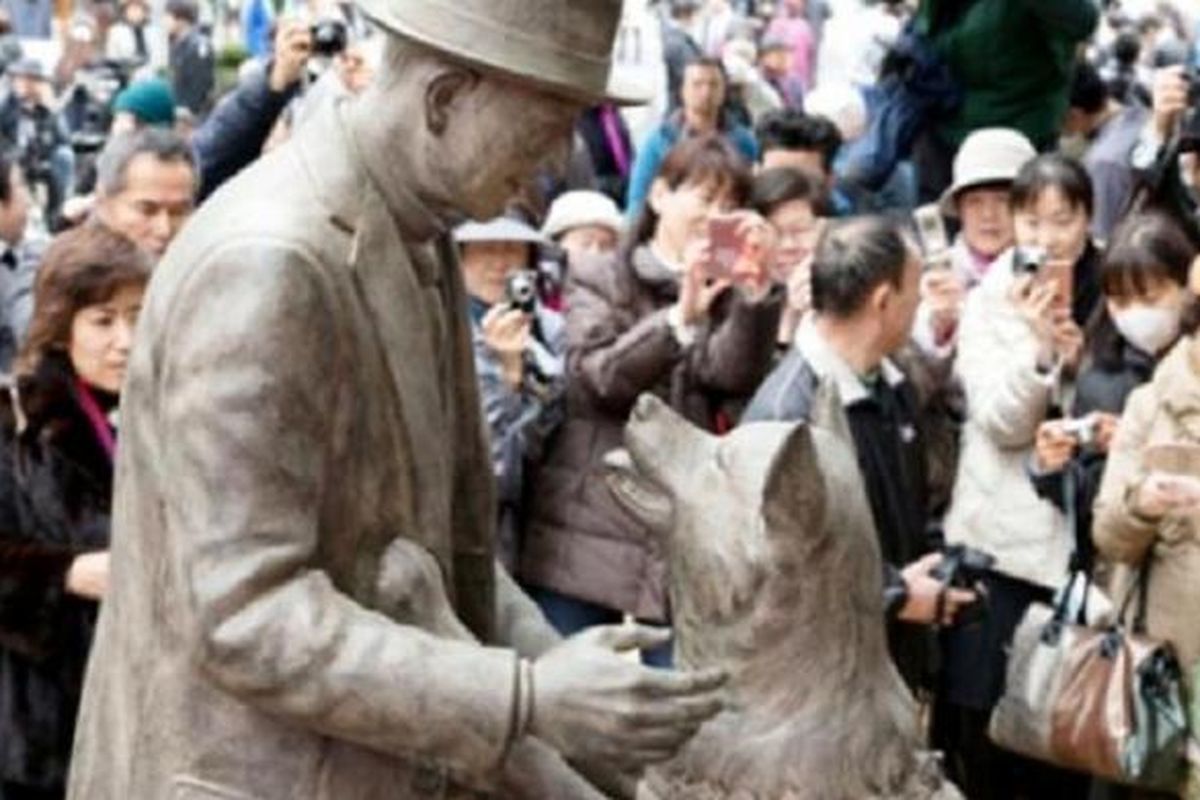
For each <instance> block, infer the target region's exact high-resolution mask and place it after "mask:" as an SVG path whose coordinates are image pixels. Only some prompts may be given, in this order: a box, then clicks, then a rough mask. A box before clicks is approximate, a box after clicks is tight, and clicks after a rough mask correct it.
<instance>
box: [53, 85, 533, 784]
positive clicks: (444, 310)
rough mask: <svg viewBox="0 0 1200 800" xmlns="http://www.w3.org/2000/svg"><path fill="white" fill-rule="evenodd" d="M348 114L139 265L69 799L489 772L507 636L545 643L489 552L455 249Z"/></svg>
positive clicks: (484, 475) (510, 653)
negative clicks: (101, 583)
mask: <svg viewBox="0 0 1200 800" xmlns="http://www.w3.org/2000/svg"><path fill="white" fill-rule="evenodd" d="M343 116H344V114H343V112H342V110H341V109H340V108H334V109H330V111H329V112H328V113H327V114H326V115H325V116H323V117H322V118H319V119H315V120H313V121H311V122H310V123H309V124H308V125H307V126H305V127H304V128H303V129H301V130H300V131H299V132H298V134H297V137H296V139H294V140H293V141H292V142H291V143H290V144H288V145H286V146H285V147H284V148H282V149H280V150H278V151H276V152H274V153H272V154H270V155H269V156H267V157H265V158H264V159H262V160H261V161H260V162H259V163H257V164H256V165H254V166H253V167H251V168H250V169H249V170H247V171H246V172H244V173H243V174H242V175H241V176H239V177H238V178H236V179H235V180H234V181H232V182H231V183H230V184H229V185H227V186H226V187H225V188H224V189H222V190H221V191H220V192H219V193H218V194H217V195H215V196H214V197H213V198H212V199H211V200H210V201H209V202H208V203H206V204H205V205H204V206H203V207H202V208H201V209H200V210H199V212H198V213H197V214H196V215H195V216H194V218H193V219H192V220H191V221H190V223H189V224H188V225H187V227H186V228H185V230H184V231H183V232H182V234H181V235H180V237H179V239H178V240H177V241H176V242H175V243H174V244H173V246H172V248H171V249H170V251H169V252H168V254H167V255H166V257H165V259H164V260H163V262H162V263H161V264H160V265H159V266H158V267H157V269H156V272H155V274H154V277H153V280H152V281H151V285H150V288H149V290H148V292H147V295H146V299H145V304H144V307H143V310H142V315H141V319H140V321H139V328H138V332H137V337H136V343H135V346H134V352H133V355H132V358H131V363H130V368H129V373H128V376H127V382H126V387H125V390H124V392H123V394H122V424H121V433H120V447H119V451H120V452H119V456H118V467H117V469H118V475H117V479H116V490H115V492H116V495H115V501H114V523H113V546H112V559H113V565H112V585H111V591H110V594H109V596H108V597H107V598H106V600H105V602H104V604H103V611H102V613H101V619H100V623H99V630H98V633H97V638H96V643H95V647H94V650H93V653H92V658H91V661H90V664H89V671H88V676H87V681H86V686H85V691H84V699H83V706H82V711H81V717H80V722H79V726H78V733H77V736H76V746H75V755H74V762H73V766H72V775H71V782H70V797H71V798H74V800H160V799H162V800H166V799H169V800H190V799H191V798H238V799H239V800H246V799H249V800H301V799H303V800H309V798H321V799H323V800H325V799H327V800H375V798H379V799H380V800H382V798H388V800H395V798H408V797H414V798H415V797H443V796H448V797H460V796H474V794H475V792H477V791H479V792H488V791H489V790H490V789H492V788H493V786H494V779H495V777H496V771H497V767H498V765H499V764H500V762H501V760H502V758H503V757H504V750H505V742H506V734H507V732H508V730H509V725H510V711H511V707H512V696H513V693H514V688H513V687H514V681H513V675H514V662H515V659H516V656H515V651H514V649H511V648H515V650H516V651H520V652H523V653H536V652H539V651H541V650H544V649H545V647H547V646H548V645H549V643H550V642H551V641H553V637H552V635H551V634H550V631H549V628H547V627H546V625H545V622H544V620H543V619H542V618H541V616H540V614H539V613H538V612H537V610H536V608H535V607H534V606H533V605H532V603H530V602H529V601H528V600H527V599H526V598H525V597H524V596H523V595H521V594H520V593H519V591H518V590H517V589H516V588H515V586H514V585H513V584H512V583H511V582H510V581H509V580H508V579H507V578H506V577H505V576H504V575H503V573H502V572H500V573H498V572H497V571H496V569H495V561H494V558H493V552H492V542H491V526H492V524H493V519H494V510H493V507H492V503H493V491H494V490H493V488H492V484H491V481H492V478H491V468H490V464H489V460H488V453H487V448H486V445H485V442H484V440H483V436H484V433H483V431H484V428H483V425H482V422H481V419H480V408H479V401H478V395H477V389H476V384H475V378H474V372H473V366H472V353H471V345H470V340H469V333H468V329H467V326H466V324H465V321H464V319H463V317H464V316H465V303H464V300H463V290H462V286H461V278H460V275H459V272H458V267H457V263H456V260H455V257H454V252H453V249H452V244H451V242H450V240H449V238H448V237H447V236H446V235H445V233H444V231H441V230H440V227H439V225H438V224H437V222H436V220H435V219H434V218H433V216H432V215H431V214H430V213H429V212H428V211H427V210H426V209H424V208H422V206H421V204H420V203H419V202H418V201H417V200H416V198H415V196H414V195H413V194H412V193H411V187H405V186H402V185H396V184H395V183H394V182H393V183H387V182H384V181H380V180H378V179H377V177H376V176H377V174H378V173H379V172H380V171H381V170H379V169H378V168H377V167H373V166H372V165H373V164H378V163H379V161H380V159H382V158H384V157H388V158H392V159H396V158H400V159H403V158H404V154H403V153H390V154H368V153H364V152H362V150H361V148H359V147H358V146H357V144H356V142H355V139H354V137H353V135H352V134H351V132H350V130H349V128H348V126H347V125H346V123H345V122H344V120H343V119H342V117H343ZM402 147H403V143H400V144H398V149H401V148H402ZM391 169H393V170H394V169H395V165H394V164H393V165H392V167H391ZM468 629H469V631H470V632H468ZM472 634H474V636H476V637H478V638H479V639H480V640H482V641H483V642H486V643H488V644H487V645H481V644H478V643H475V642H473V641H468V639H470V638H471V635H472Z"/></svg>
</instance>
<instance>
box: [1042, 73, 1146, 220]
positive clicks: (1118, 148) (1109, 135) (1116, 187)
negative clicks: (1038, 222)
mask: <svg viewBox="0 0 1200 800" xmlns="http://www.w3.org/2000/svg"><path fill="white" fill-rule="evenodd" d="M1149 119H1150V112H1149V111H1148V110H1147V109H1146V108H1144V107H1143V106H1141V105H1138V104H1136V103H1135V104H1133V105H1130V106H1125V105H1122V104H1121V103H1120V102H1118V101H1117V100H1116V99H1115V98H1113V97H1111V96H1110V95H1109V93H1108V88H1107V87H1106V86H1105V85H1104V80H1103V79H1102V78H1101V77H1100V73H1099V72H1097V71H1096V68H1095V67H1093V66H1092V65H1091V64H1089V63H1087V62H1086V61H1081V62H1080V63H1079V64H1077V65H1076V67H1075V77H1074V80H1073V82H1072V84H1071V97H1070V105H1069V107H1068V108H1067V116H1066V118H1065V119H1064V120H1063V133H1065V134H1066V135H1068V136H1072V135H1074V136H1082V137H1083V138H1084V139H1085V140H1086V141H1087V143H1088V144H1087V152H1086V153H1085V154H1084V156H1083V159H1082V160H1083V166H1084V167H1086V168H1087V171H1088V175H1089V176H1091V179H1092V187H1093V189H1094V191H1095V198H1096V206H1095V209H1094V210H1093V212H1092V234H1093V235H1094V236H1096V237H1097V238H1099V239H1102V240H1105V239H1108V237H1109V236H1110V235H1111V234H1112V231H1113V229H1114V228H1115V227H1116V226H1117V223H1118V222H1119V221H1120V220H1121V217H1122V215H1123V214H1124V213H1125V211H1126V209H1127V207H1128V206H1129V201H1130V199H1131V198H1132V197H1133V189H1134V177H1133V166H1132V164H1131V163H1130V160H1131V158H1132V156H1133V149H1134V148H1135V147H1136V146H1137V142H1138V137H1139V136H1140V135H1141V132H1142V128H1144V127H1145V126H1146V122H1147V120H1149Z"/></svg>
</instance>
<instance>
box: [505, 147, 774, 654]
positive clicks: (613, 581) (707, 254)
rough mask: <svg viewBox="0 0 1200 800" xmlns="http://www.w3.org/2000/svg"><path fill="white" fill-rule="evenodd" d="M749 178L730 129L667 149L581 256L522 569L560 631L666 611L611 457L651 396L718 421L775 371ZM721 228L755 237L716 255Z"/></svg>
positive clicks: (727, 421) (571, 277)
mask: <svg viewBox="0 0 1200 800" xmlns="http://www.w3.org/2000/svg"><path fill="white" fill-rule="evenodd" d="M749 184H750V176H749V172H748V169H747V167H746V166H745V163H744V162H743V161H742V159H741V158H740V157H739V156H738V155H737V153H736V151H734V150H733V149H732V148H731V147H730V145H729V144H728V143H726V142H725V141H724V139H723V138H722V137H720V136H718V135H709V136H698V137H693V138H690V139H686V140H684V141H683V142H681V143H680V144H678V145H676V147H675V148H674V149H673V150H672V151H671V152H670V153H669V154H668V155H667V157H666V158H665V159H664V161H663V164H662V168H661V169H660V170H659V172H658V175H657V177H656V178H655V179H654V181H653V183H652V185H651V187H650V191H649V195H648V198H647V203H646V206H645V208H644V209H643V211H642V214H641V217H640V219H639V221H638V224H637V225H636V226H635V228H634V230H633V233H632V236H631V238H630V239H629V240H628V241H627V242H626V243H625V245H624V246H623V247H622V248H621V249H619V250H618V252H617V253H616V254H615V255H613V256H609V257H598V258H595V259H590V260H589V259H581V260H580V261H579V262H577V263H572V266H571V271H570V273H569V274H568V279H567V288H566V309H567V312H566V322H567V378H568V386H567V417H566V420H565V421H564V423H563V425H562V427H561V429H560V430H559V433H558V434H557V436H556V437H555V439H554V440H553V442H552V443H551V446H550V450H549V452H548V454H547V458H546V461H545V463H544V464H543V466H542V470H541V473H540V474H539V478H538V479H539V483H538V491H537V493H536V497H535V499H534V508H533V514H532V519H531V521H530V524H529V525H528V526H527V527H526V529H525V531H524V537H523V548H524V549H523V551H522V556H521V560H520V566H519V572H518V574H519V577H520V579H521V580H522V581H523V582H524V584H525V585H526V586H527V587H529V588H530V593H531V595H532V596H533V597H534V599H535V600H537V601H538V602H539V604H540V605H541V607H542V610H543V611H544V612H545V613H546V615H547V617H548V618H549V619H550V621H551V622H552V623H553V624H554V625H555V626H556V627H558V629H559V630H560V631H562V632H563V633H566V632H568V631H576V630H579V629H581V628H584V627H589V626H591V625H595V624H601V623H604V622H606V621H612V620H620V619H621V617H622V616H623V615H625V614H630V615H632V616H635V617H637V618H640V619H644V620H649V621H656V622H665V621H667V611H666V596H665V590H666V584H665V582H664V569H665V563H664V562H663V560H662V557H661V555H660V554H659V552H658V550H657V547H656V545H654V544H653V543H652V542H653V537H650V536H647V535H646V532H645V530H644V529H643V528H642V526H641V525H640V524H639V523H638V522H636V521H635V520H634V518H633V517H632V516H631V515H630V514H629V513H628V512H626V511H625V510H624V509H623V508H622V507H621V506H620V505H619V504H618V503H617V501H616V500H615V498H613V497H612V496H611V494H610V493H609V491H608V488H607V486H606V483H605V481H604V480H603V478H602V474H603V469H604V466H603V457H604V455H605V454H606V453H607V452H608V451H610V450H612V449H614V448H616V447H619V446H620V443H621V437H622V430H623V428H624V425H625V422H626V420H627V419H628V416H629V413H630V411H631V409H632V407H633V403H634V401H635V400H636V399H637V397H638V396H639V395H640V394H642V393H643V392H653V393H655V394H657V395H658V396H659V397H661V398H663V399H665V400H667V401H668V402H669V403H670V404H671V406H672V407H673V408H674V409H675V410H676V411H678V412H679V413H681V414H683V415H684V416H686V417H687V418H688V419H689V420H691V421H692V422H693V423H695V424H697V425H699V426H701V427H703V428H705V429H706V430H709V431H719V430H721V429H722V428H723V427H724V428H727V427H730V426H731V425H732V422H733V421H734V420H735V419H736V412H737V409H738V406H739V405H740V404H741V402H743V401H744V400H746V399H748V398H749V397H750V395H751V394H752V393H753V392H754V390H755V389H756V388H757V386H758V383H759V381H761V380H762V378H763V377H764V376H765V375H766V372H767V370H768V369H769V367H770V364H771V358H772V354H773V350H774V347H773V345H774V341H775V332H776V329H777V328H778V325H779V317H780V313H781V311H782V308H783V290H782V288H781V287H779V288H776V287H775V286H773V283H772V280H771V276H770V270H769V267H770V256H771V253H770V252H768V251H769V250H770V249H771V245H772V243H771V238H772V237H771V236H769V235H768V234H767V230H768V226H767V223H766V222H765V221H764V220H762V219H761V218H760V217H758V216H757V215H755V214H752V213H750V212H742V213H740V214H738V215H736V216H734V217H729V216H728V215H729V214H730V213H731V212H734V211H736V210H738V209H740V208H742V207H743V204H744V202H745V200H746V196H747V191H748V187H749ZM710 230H719V231H723V233H721V234H720V236H721V237H725V238H728V237H732V239H733V240H734V241H737V242H742V243H744V244H746V245H748V246H747V247H746V248H745V253H744V255H745V256H746V257H742V256H743V250H742V249H741V247H738V248H736V252H735V254H734V255H735V257H734V258H733V260H732V261H729V262H723V263H718V262H717V260H716V259H715V258H714V257H713V256H714V249H715V248H714V245H720V246H721V247H724V246H726V245H727V244H728V242H727V241H726V242H716V243H714V242H713V241H712V240H711V238H710ZM754 247H758V248H760V250H759V252H758V253H757V254H756V253H754V252H752V251H753V249H754ZM755 255H757V256H761V257H753V256H755ZM668 657H669V656H668V654H667V653H665V652H663V651H659V652H658V653H657V654H656V655H655V656H653V658H654V659H656V660H657V661H658V663H664V662H665V661H666V659H667V658H668Z"/></svg>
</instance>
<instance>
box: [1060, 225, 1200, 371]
mask: <svg viewBox="0 0 1200 800" xmlns="http://www.w3.org/2000/svg"><path fill="white" fill-rule="evenodd" d="M1194 255H1195V249H1194V248H1193V247H1192V242H1191V240H1190V239H1188V237H1187V235H1186V234H1185V233H1184V232H1183V230H1182V229H1181V228H1180V227H1179V225H1178V224H1177V223H1176V222H1175V221H1174V220H1173V219H1172V218H1171V217H1170V216H1168V215H1166V214H1163V213H1161V212H1158V211H1151V212H1145V213H1141V214H1137V215H1135V216H1132V217H1129V218H1127V219H1126V220H1125V221H1124V222H1122V223H1121V225H1120V226H1118V228H1117V229H1116V231H1115V232H1114V233H1113V238H1112V240H1111V242H1110V243H1109V246H1108V249H1107V250H1106V251H1105V253H1104V258H1103V259H1102V260H1101V262H1100V267H1099V282H1100V288H1101V291H1103V292H1104V295H1105V296H1106V297H1112V296H1122V297H1125V296H1129V295H1131V294H1132V295H1141V294H1144V293H1145V292H1146V290H1147V289H1148V288H1149V285H1148V284H1149V283H1150V281H1154V280H1164V281H1170V282H1172V283H1175V284H1177V285H1179V286H1182V287H1184V288H1186V287H1187V285H1188V274H1189V273H1190V271H1191V267H1192V258H1193V257H1194ZM1192 305H1193V309H1189V310H1188V311H1186V312H1185V314H1184V327H1185V328H1186V327H1187V326H1188V324H1189V320H1190V319H1192V318H1194V317H1195V316H1196V315H1195V312H1194V303H1193V304H1192ZM1197 321H1200V320H1197ZM1084 341H1086V342H1087V343H1088V352H1089V354H1090V356H1091V358H1092V360H1093V361H1094V362H1095V363H1096V365H1097V366H1099V367H1100V368H1101V369H1107V370H1117V369H1120V368H1121V365H1122V363H1123V360H1124V356H1123V351H1124V344H1123V342H1124V340H1123V339H1122V337H1121V334H1120V332H1119V331H1117V328H1116V325H1114V324H1113V321H1112V317H1111V316H1109V313H1108V308H1107V306H1106V305H1105V304H1104V303H1099V304H1098V305H1097V308H1096V311H1095V312H1094V314H1093V316H1092V319H1091V320H1090V321H1089V323H1088V327H1087V330H1086V331H1085V333H1084Z"/></svg>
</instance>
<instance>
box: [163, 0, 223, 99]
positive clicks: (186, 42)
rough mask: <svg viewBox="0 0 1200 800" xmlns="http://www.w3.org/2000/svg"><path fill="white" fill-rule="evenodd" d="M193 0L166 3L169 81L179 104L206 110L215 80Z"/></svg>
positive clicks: (211, 56)
mask: <svg viewBox="0 0 1200 800" xmlns="http://www.w3.org/2000/svg"><path fill="white" fill-rule="evenodd" d="M199 21H200V10H199V8H198V7H197V6H196V3H195V0H170V2H168V3H167V35H168V37H169V38H170V40H171V53H170V67H171V85H172V87H173V88H174V89H175V97H176V99H177V100H178V101H179V105H181V106H183V107H184V108H186V109H187V110H189V111H191V112H192V113H193V114H196V115H200V114H203V113H204V112H205V111H207V110H208V102H209V99H210V97H211V96H212V91H213V84H214V82H215V80H216V75H215V72H214V62H213V49H212V43H211V42H210V41H209V40H208V37H207V36H206V35H205V34H204V31H202V30H200V27H199V26H198V24H197V23H198V22H199Z"/></svg>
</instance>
